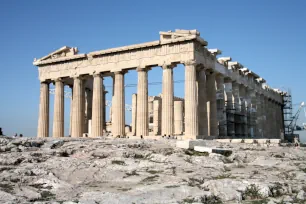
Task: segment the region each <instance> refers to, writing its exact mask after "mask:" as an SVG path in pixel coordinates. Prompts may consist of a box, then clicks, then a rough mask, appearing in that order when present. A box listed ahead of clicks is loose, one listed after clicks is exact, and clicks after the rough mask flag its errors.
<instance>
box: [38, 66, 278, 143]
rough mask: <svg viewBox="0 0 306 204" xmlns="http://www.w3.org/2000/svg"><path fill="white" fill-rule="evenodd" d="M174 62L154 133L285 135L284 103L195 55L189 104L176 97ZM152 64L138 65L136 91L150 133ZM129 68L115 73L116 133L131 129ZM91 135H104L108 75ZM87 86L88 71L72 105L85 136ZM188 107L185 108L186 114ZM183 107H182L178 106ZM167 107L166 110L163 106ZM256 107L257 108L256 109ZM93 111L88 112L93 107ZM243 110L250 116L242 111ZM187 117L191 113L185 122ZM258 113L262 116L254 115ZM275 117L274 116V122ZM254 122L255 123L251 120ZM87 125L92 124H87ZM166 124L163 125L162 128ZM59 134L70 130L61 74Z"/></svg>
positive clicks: (138, 122)
mask: <svg viewBox="0 0 306 204" xmlns="http://www.w3.org/2000/svg"><path fill="white" fill-rule="evenodd" d="M173 67H174V66H172V65H165V66H163V67H162V68H163V80H162V102H161V103H160V101H159V100H156V101H154V103H153V112H154V127H153V132H154V134H161V135H167V136H168V135H173V134H182V133H183V131H185V136H184V137H185V139H196V138H203V136H253V135H256V136H258V135H263V136H270V135H271V136H279V134H280V131H281V129H282V123H281V122H275V121H277V120H276V119H277V118H279V120H278V121H281V118H282V116H281V114H282V111H281V106H280V105H279V104H277V103H275V102H273V101H271V100H269V99H268V98H266V97H264V96H263V95H259V94H257V95H256V93H255V92H254V91H253V90H251V89H247V88H246V87H245V86H243V85H240V84H237V83H235V82H232V81H231V80H229V79H224V77H223V76H222V75H220V74H216V73H215V72H213V70H207V69H204V67H203V66H199V65H197V64H196V63H195V62H194V61H189V62H186V63H185V104H184V105H183V104H182V103H183V102H182V101H174V95H173V93H174V88H173ZM148 70H149V69H148V68H138V69H137V72H138V85H137V95H133V97H132V101H133V102H132V103H133V107H132V111H133V113H132V115H133V118H132V133H133V135H137V136H147V135H148V134H149V133H148V131H149V120H148ZM124 74H125V72H123V71H119V72H115V73H114V80H113V83H114V87H113V103H112V104H113V106H112V111H113V113H112V115H113V118H112V134H113V136H121V135H125V90H124ZM89 103H91V104H92V110H87V111H88V112H90V113H91V118H92V123H91V136H92V137H98V136H102V135H103V129H104V128H105V127H104V123H105V110H104V106H105V96H104V90H103V77H102V76H101V74H94V75H93V92H92V101H90V102H89ZM84 104H85V86H84V79H83V78H82V77H76V78H74V83H73V100H72V111H71V136H72V137H82V135H83V133H84V131H85V130H84V127H85V124H84V122H85V120H84V117H85V115H84V114H85V106H84ZM183 107H184V109H185V114H184V115H183V113H182V111H183ZM174 109H175V110H177V111H174ZM161 110H162V111H161ZM250 110H251V111H250ZM87 114H88V113H87ZM239 115H243V116H245V117H238V116H239ZM251 115H252V116H251ZM183 117H185V119H184V121H185V123H184V125H185V127H184V128H183ZM253 118H256V119H255V120H253ZM269 121H271V122H269ZM252 123H254V125H250V124H252ZM48 125H49V85H48V83H45V82H42V83H41V87H40V111H39V123H38V136H39V137H48V129H49V127H48ZM86 126H87V125H86ZM160 126H161V128H160ZM53 136H54V137H63V136H64V83H63V81H62V80H61V79H57V80H55V102H54V122H53Z"/></svg>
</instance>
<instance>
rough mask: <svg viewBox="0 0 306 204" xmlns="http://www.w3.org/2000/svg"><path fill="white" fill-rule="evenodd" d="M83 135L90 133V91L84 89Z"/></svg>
mask: <svg viewBox="0 0 306 204" xmlns="http://www.w3.org/2000/svg"><path fill="white" fill-rule="evenodd" d="M84 114H85V115H84V133H88V134H89V133H90V131H89V130H90V127H89V120H91V119H92V91H91V90H90V89H89V88H85V113H84Z"/></svg>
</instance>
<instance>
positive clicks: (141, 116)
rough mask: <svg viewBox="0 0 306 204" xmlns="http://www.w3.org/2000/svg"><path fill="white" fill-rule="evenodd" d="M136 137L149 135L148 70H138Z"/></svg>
mask: <svg viewBox="0 0 306 204" xmlns="http://www.w3.org/2000/svg"><path fill="white" fill-rule="evenodd" d="M137 72H138V84H137V118H136V121H137V124H136V127H137V128H136V135H137V136H148V135H149V120H148V119H149V117H148V115H149V113H148V70H147V69H142V68H138V69H137Z"/></svg>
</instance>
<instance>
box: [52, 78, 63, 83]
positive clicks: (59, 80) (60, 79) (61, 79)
mask: <svg viewBox="0 0 306 204" xmlns="http://www.w3.org/2000/svg"><path fill="white" fill-rule="evenodd" d="M53 81H54V82H55V83H56V82H63V81H64V80H63V78H56V79H53Z"/></svg>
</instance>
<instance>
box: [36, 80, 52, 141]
mask: <svg viewBox="0 0 306 204" xmlns="http://www.w3.org/2000/svg"><path fill="white" fill-rule="evenodd" d="M39 97H40V99H39V116H38V128H37V137H49V83H47V82H40V96H39Z"/></svg>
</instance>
